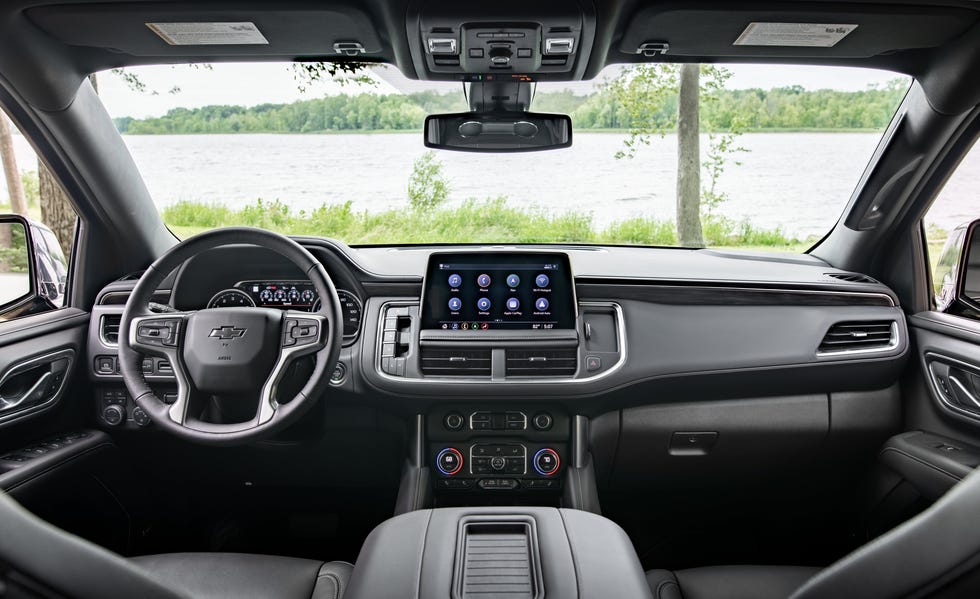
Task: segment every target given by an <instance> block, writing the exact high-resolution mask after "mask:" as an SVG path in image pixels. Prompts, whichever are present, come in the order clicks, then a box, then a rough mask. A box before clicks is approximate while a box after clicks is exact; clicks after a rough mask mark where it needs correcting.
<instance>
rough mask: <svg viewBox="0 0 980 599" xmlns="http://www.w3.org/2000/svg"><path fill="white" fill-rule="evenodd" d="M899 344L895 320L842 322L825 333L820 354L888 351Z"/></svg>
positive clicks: (818, 350) (819, 350)
mask: <svg viewBox="0 0 980 599" xmlns="http://www.w3.org/2000/svg"><path fill="white" fill-rule="evenodd" d="M897 345H898V327H897V326H896V325H895V323H894V322H893V321H890V320H878V321H871V322H841V323H837V324H835V325H834V326H832V327H830V330H829V331H827V334H826V335H824V338H823V341H821V342H820V347H819V348H817V353H818V354H838V353H858V352H860V353H865V352H874V351H887V350H889V349H892V348H894V347H895V346H897Z"/></svg>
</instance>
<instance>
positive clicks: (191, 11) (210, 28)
mask: <svg viewBox="0 0 980 599" xmlns="http://www.w3.org/2000/svg"><path fill="white" fill-rule="evenodd" d="M26 14H27V17H28V18H29V19H30V20H32V21H33V22H34V23H35V24H36V25H37V26H38V27H39V28H40V29H42V30H44V31H45V32H46V33H48V35H50V36H52V37H54V38H56V39H58V40H60V41H62V42H63V43H65V44H69V45H72V46H83V47H92V48H100V49H104V50H108V51H110V52H115V53H122V54H129V55H132V56H142V57H161V58H164V59H166V58H167V57H181V56H202V55H215V56H261V55H268V56H283V57H288V56H330V55H339V56H347V57H352V58H356V57H358V56H362V57H364V58H369V57H378V56H379V55H380V54H382V52H383V46H382V43H381V40H380V39H379V37H378V35H377V33H376V31H375V27H374V26H373V25H372V22H371V19H370V18H369V17H368V15H367V13H365V12H364V11H363V10H362V9H360V8H358V7H357V6H356V5H344V6H340V5H336V4H334V5H332V4H330V3H316V4H310V3H307V4H304V5H301V6H297V5H290V4H287V3H283V4H279V3H255V2H252V3H250V2H242V3H237V4H235V5H234V7H229V5H228V4H227V3H223V4H214V7H213V9H212V10H208V5H207V4H206V3H203V2H197V3H194V4H186V3H184V4H181V3H178V4H163V3H157V2H147V3H144V2H139V3H121V4H101V5H92V4H84V5H77V6H73V5H68V4H65V5H54V6H51V5H49V6H43V7H37V8H32V9H30V10H28V11H27V13H26Z"/></svg>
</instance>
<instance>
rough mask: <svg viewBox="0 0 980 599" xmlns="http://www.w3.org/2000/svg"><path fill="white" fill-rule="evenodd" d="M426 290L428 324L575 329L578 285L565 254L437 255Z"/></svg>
mask: <svg viewBox="0 0 980 599" xmlns="http://www.w3.org/2000/svg"><path fill="white" fill-rule="evenodd" d="M422 294H423V297H422V301H423V306H422V328H423V329H441V330H447V331H487V330H546V329H574V328H575V315H576V309H575V290H574V283H573V280H572V272H571V267H570V265H569V262H568V256H567V255H565V254H559V253H544V252H542V253H537V252H535V253H530V252H528V253H504V252H486V253H478V254H476V253H472V254H468V253H436V254H432V255H431V256H430V257H429V266H428V268H427V269H426V273H425V282H424V288H423V291H422Z"/></svg>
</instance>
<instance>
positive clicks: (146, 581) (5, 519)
mask: <svg viewBox="0 0 980 599" xmlns="http://www.w3.org/2000/svg"><path fill="white" fill-rule="evenodd" d="M352 570H353V566H351V565H350V564H348V563H346V562H326V563H324V562H322V561H317V560H307V559H298V558H289V557H275V556H270V555H249V554H236V553H172V554H164V555H150V556H145V557H138V558H134V559H125V558H123V557H120V556H119V555H116V554H115V553H112V552H111V551H106V550H105V549H103V548H101V547H98V546H96V545H93V544H92V543H89V542H88V541H85V540H83V539H80V538H78V537H76V536H74V535H72V534H69V533H67V532H65V531H63V530H59V529H58V528H55V527H54V526H51V525H50V524H48V523H47V522H44V521H43V520H41V519H40V518H38V517H37V516H35V515H34V514H32V513H30V512H28V511H27V510H25V509H24V508H23V507H21V506H20V505H19V504H18V503H17V502H16V501H14V500H13V499H11V498H10V497H8V496H7V495H6V494H4V493H2V492H0V597H49V596H57V597H75V598H79V599H131V598H132V597H140V599H189V598H194V599H198V598H200V599H224V598H232V597H234V598H235V599H251V598H259V597H261V598H262V599H280V598H281V599H339V598H340V597H341V596H342V595H343V593H344V590H345V589H346V588H347V582H348V580H349V579H350V575H351V572H352Z"/></svg>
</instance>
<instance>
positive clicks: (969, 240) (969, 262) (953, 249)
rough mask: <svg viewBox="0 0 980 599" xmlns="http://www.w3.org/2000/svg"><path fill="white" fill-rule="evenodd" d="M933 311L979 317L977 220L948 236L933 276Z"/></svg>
mask: <svg viewBox="0 0 980 599" xmlns="http://www.w3.org/2000/svg"><path fill="white" fill-rule="evenodd" d="M933 286H934V287H935V297H936V309H937V310H940V311H941V312H949V313H951V314H959V315H963V316H971V317H973V318H977V317H980V220H975V221H973V222H971V223H965V224H962V225H960V226H958V227H956V228H955V229H953V232H952V233H950V234H949V237H948V238H947V239H946V245H945V246H943V251H942V254H941V255H940V257H939V263H938V264H937V265H936V272H935V273H933Z"/></svg>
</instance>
